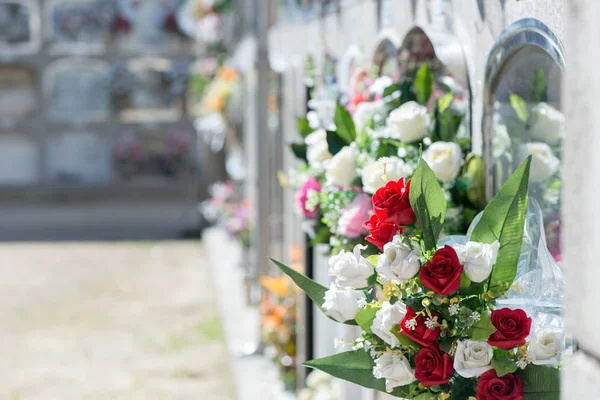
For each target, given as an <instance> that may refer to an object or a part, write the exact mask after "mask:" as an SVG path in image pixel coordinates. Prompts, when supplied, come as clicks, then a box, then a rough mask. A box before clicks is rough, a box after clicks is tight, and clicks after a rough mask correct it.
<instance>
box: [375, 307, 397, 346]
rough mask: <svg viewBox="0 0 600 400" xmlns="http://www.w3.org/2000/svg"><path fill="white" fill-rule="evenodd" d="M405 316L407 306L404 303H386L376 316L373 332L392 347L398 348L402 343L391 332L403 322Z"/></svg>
mask: <svg viewBox="0 0 600 400" xmlns="http://www.w3.org/2000/svg"><path fill="white" fill-rule="evenodd" d="M405 314H406V306H405V305H404V304H403V303H401V302H397V303H396V304H393V305H392V304H391V303H388V302H384V303H383V304H382V305H381V310H379V311H377V313H376V314H375V319H374V320H373V324H372V325H371V330H372V331H373V333H374V334H376V335H377V336H379V337H380V338H381V339H382V340H383V341H385V342H386V343H387V344H389V345H390V346H392V347H397V346H398V345H400V342H399V341H398V338H397V337H396V335H394V334H393V333H392V332H391V330H392V328H393V327H394V326H396V325H398V324H399V323H400V321H402V318H404V315H405Z"/></svg>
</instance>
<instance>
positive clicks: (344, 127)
mask: <svg viewBox="0 0 600 400" xmlns="http://www.w3.org/2000/svg"><path fill="white" fill-rule="evenodd" d="M334 121H335V126H336V130H337V134H338V136H339V137H340V138H342V140H343V141H344V142H345V143H346V144H350V143H352V142H354V140H355V139H356V127H355V126H354V120H353V119H352V115H350V113H349V112H348V110H346V108H345V107H344V106H342V105H341V104H338V105H337V106H336V107H335V116H334Z"/></svg>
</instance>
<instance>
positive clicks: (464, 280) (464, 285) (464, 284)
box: [460, 272, 472, 290]
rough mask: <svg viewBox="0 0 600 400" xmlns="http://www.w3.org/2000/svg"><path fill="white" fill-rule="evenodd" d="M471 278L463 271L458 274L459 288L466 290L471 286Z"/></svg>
mask: <svg viewBox="0 0 600 400" xmlns="http://www.w3.org/2000/svg"><path fill="white" fill-rule="evenodd" d="M471 283H472V282H471V280H470V279H469V278H468V277H467V274H465V273H464V272H463V273H462V275H461V276H460V290H467V289H468V288H469V286H471Z"/></svg>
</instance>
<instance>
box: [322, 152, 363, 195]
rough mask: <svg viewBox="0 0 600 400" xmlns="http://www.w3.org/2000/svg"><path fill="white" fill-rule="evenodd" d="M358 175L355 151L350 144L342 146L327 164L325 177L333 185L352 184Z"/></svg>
mask: <svg viewBox="0 0 600 400" xmlns="http://www.w3.org/2000/svg"><path fill="white" fill-rule="evenodd" d="M357 176H358V174H357V172H356V162H355V156H354V152H353V151H352V149H351V148H350V147H348V146H345V147H344V148H342V149H341V150H340V151H339V153H337V154H336V155H335V156H333V158H332V159H331V160H328V161H327V163H326V165H325V177H326V178H327V182H328V183H330V184H332V185H337V186H346V187H347V186H350V184H351V183H352V181H353V180H354V178H356V177H357Z"/></svg>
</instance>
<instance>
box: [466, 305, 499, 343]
mask: <svg viewBox="0 0 600 400" xmlns="http://www.w3.org/2000/svg"><path fill="white" fill-rule="evenodd" d="M479 315H480V318H479V321H477V322H476V323H475V324H473V327H472V328H471V334H470V335H469V336H470V337H469V340H473V341H476V340H488V338H489V337H490V335H491V334H492V333H494V332H496V327H495V326H494V325H492V321H491V319H490V315H489V314H488V313H487V312H483V313H481V314H479Z"/></svg>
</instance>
